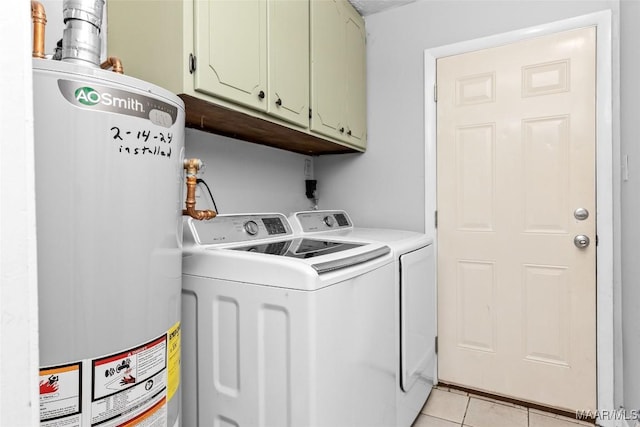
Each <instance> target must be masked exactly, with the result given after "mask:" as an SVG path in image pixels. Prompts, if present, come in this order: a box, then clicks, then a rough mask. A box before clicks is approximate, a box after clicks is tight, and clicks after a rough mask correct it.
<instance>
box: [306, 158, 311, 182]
mask: <svg viewBox="0 0 640 427" xmlns="http://www.w3.org/2000/svg"><path fill="white" fill-rule="evenodd" d="M304 178H305V179H313V161H312V160H311V159H304Z"/></svg>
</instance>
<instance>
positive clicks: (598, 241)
mask: <svg viewBox="0 0 640 427" xmlns="http://www.w3.org/2000/svg"><path fill="white" fill-rule="evenodd" d="M599 243H600V239H599V238H598V235H597V234H596V246H598V244H599Z"/></svg>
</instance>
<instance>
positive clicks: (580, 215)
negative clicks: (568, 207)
mask: <svg viewBox="0 0 640 427" xmlns="http://www.w3.org/2000/svg"><path fill="white" fill-rule="evenodd" d="M573 216H574V217H575V219H577V220H578V221H584V220H585V219H587V218H589V211H588V210H586V209H585V208H578V209H576V210H575V211H574V212H573Z"/></svg>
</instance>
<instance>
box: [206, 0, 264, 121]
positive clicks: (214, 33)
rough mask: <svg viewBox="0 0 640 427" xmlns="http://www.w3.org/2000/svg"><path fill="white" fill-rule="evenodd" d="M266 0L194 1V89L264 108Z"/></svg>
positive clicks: (252, 106) (253, 106)
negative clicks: (195, 64)
mask: <svg viewBox="0 0 640 427" xmlns="http://www.w3.org/2000/svg"><path fill="white" fill-rule="evenodd" d="M266 4H267V3H266V0H249V1H245V0H243V1H233V0H208V1H207V0H196V1H195V2H194V8H195V9H194V12H195V13H194V15H195V16H194V22H195V30H194V37H195V54H196V58H197V69H196V72H195V82H194V84H195V90H197V91H200V92H204V93H207V94H210V95H214V96H217V97H220V98H225V99H228V100H230V101H233V102H236V103H239V104H242V105H246V106H248V107H251V108H255V109H258V110H262V111H265V110H266V104H267V102H266V90H267V85H266V83H267V81H266V79H267V49H266V47H267V43H266V40H267V20H266V11H267V7H266Z"/></svg>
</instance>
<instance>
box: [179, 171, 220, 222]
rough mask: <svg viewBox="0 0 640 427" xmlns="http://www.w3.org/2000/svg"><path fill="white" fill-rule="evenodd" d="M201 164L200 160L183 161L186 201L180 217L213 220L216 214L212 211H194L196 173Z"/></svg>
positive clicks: (196, 183)
mask: <svg viewBox="0 0 640 427" xmlns="http://www.w3.org/2000/svg"><path fill="white" fill-rule="evenodd" d="M202 166H203V163H202V160H200V159H184V163H183V167H184V169H185V170H186V171H187V200H186V202H185V205H186V209H183V210H182V215H189V216H190V217H191V218H194V219H197V220H200V221H202V220H207V219H212V218H215V217H216V215H217V213H216V211H214V210H210V209H206V210H197V209H196V186H197V185H198V178H197V175H198V171H199V170H200V168H202Z"/></svg>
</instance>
